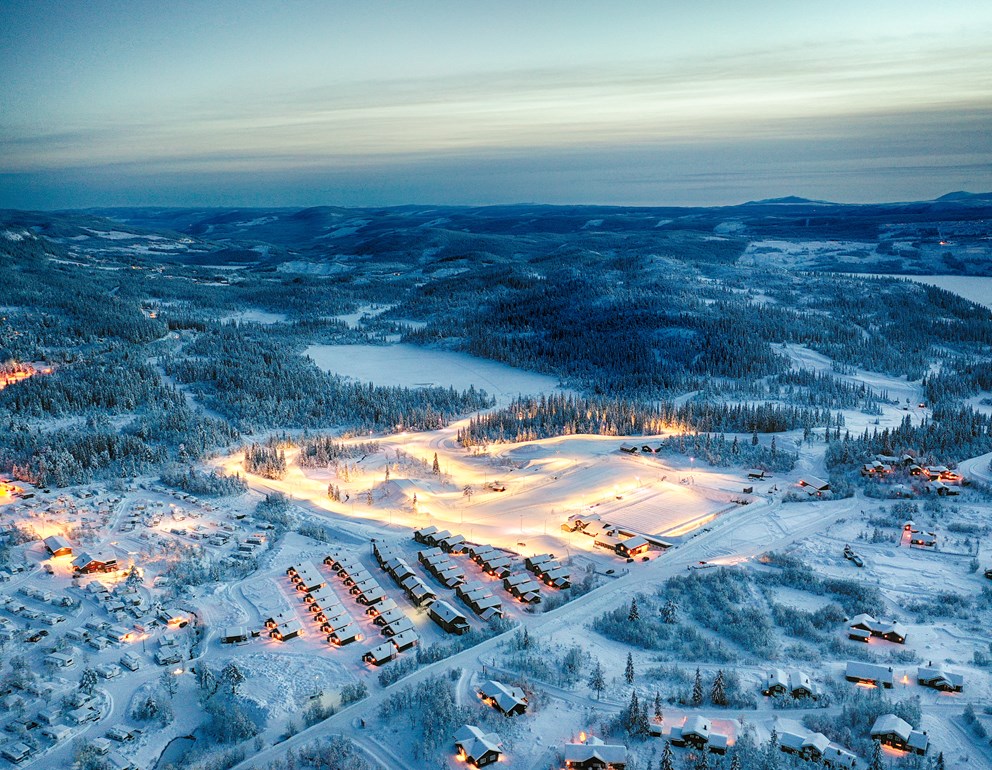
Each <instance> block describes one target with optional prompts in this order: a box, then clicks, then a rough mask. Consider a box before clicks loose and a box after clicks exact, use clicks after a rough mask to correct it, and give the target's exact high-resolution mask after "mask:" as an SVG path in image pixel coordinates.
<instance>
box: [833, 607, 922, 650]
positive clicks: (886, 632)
mask: <svg viewBox="0 0 992 770" xmlns="http://www.w3.org/2000/svg"><path fill="white" fill-rule="evenodd" d="M848 625H849V626H850V628H851V630H852V632H853V631H867V632H868V633H870V634H871V635H872V636H877V637H880V638H882V639H886V640H887V641H890V642H896V643H897V644H905V643H906V635H907V633H908V630H907V629H906V627H905V626H904V625H903V624H902V623H898V622H896V621H894V620H893V621H883V620H875V618H873V617H872V616H871V615H869V614H868V613H867V612H862V613H860V614H858V615H855V616H854V617H853V618H851V620H850V621H848ZM851 638H852V639H854V638H857V639H859V640H861V639H862V636H860V635H859V636H857V637H855V636H854V635H851Z"/></svg>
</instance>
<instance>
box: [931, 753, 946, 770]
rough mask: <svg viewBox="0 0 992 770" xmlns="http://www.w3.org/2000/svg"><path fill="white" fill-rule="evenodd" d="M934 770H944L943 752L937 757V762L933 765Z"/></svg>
mask: <svg viewBox="0 0 992 770" xmlns="http://www.w3.org/2000/svg"><path fill="white" fill-rule="evenodd" d="M933 768H934V770H944V752H943V751H942V752H940V753H939V754H938V755H937V761H936V762H934V763H933Z"/></svg>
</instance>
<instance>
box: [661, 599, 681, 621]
mask: <svg viewBox="0 0 992 770" xmlns="http://www.w3.org/2000/svg"><path fill="white" fill-rule="evenodd" d="M661 619H662V620H664V621H665V622H666V623H668V624H670V625H674V624H675V623H678V622H679V605H678V604H677V603H676V602H675V600H674V599H669V600H668V601H667V602H665V606H664V607H662V608H661Z"/></svg>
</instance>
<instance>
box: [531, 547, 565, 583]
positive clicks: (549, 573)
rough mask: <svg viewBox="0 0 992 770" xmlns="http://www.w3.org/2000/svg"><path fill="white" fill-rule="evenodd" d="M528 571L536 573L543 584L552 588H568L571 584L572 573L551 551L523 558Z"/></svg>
mask: <svg viewBox="0 0 992 770" xmlns="http://www.w3.org/2000/svg"><path fill="white" fill-rule="evenodd" d="M524 566H525V567H526V568H527V570H528V572H532V573H534V574H535V575H537V577H538V579H539V580H541V582H543V583H544V584H545V585H547V586H551V587H552V588H559V589H562V588H569V587H570V586H571V585H572V573H571V572H570V571H569V569H568V567H565V566H564V565H562V563H561V562H560V561H558V559H556V558H555V555H554V554H553V553H539V554H535V555H534V556H528V557H527V558H526V559H524Z"/></svg>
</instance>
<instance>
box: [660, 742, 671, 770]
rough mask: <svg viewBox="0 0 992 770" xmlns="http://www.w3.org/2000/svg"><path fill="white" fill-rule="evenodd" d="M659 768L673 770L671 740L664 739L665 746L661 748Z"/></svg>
mask: <svg viewBox="0 0 992 770" xmlns="http://www.w3.org/2000/svg"><path fill="white" fill-rule="evenodd" d="M658 768H659V770H675V752H674V751H672V743H671V741H665V748H663V749H662V750H661V762H660V764H659V765H658Z"/></svg>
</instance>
